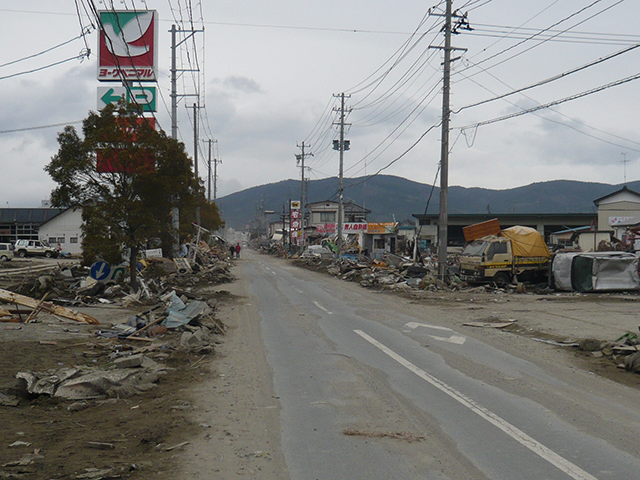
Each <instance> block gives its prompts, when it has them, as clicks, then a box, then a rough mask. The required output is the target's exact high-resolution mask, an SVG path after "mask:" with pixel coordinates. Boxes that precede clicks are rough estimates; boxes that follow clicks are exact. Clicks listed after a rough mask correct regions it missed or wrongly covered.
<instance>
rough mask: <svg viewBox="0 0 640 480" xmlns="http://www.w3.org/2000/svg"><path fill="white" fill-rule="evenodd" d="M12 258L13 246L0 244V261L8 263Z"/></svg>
mask: <svg viewBox="0 0 640 480" xmlns="http://www.w3.org/2000/svg"><path fill="white" fill-rule="evenodd" d="M12 258H13V245H11V244H10V243H0V261H3V262H5V261H8V260H11V259H12Z"/></svg>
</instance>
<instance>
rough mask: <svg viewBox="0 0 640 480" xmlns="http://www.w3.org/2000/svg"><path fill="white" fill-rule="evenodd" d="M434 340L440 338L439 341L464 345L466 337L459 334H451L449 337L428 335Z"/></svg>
mask: <svg viewBox="0 0 640 480" xmlns="http://www.w3.org/2000/svg"><path fill="white" fill-rule="evenodd" d="M429 336H430V337H431V338H433V339H434V340H440V341H441V342H449V343H453V344H455V345H464V342H466V341H467V337H461V336H460V335H451V336H450V337H438V336H436V335H429Z"/></svg>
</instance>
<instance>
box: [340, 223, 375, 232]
mask: <svg viewBox="0 0 640 480" xmlns="http://www.w3.org/2000/svg"><path fill="white" fill-rule="evenodd" d="M368 225H369V224H368V223H345V224H344V226H343V228H342V231H343V232H345V233H360V232H366V231H367V226H368Z"/></svg>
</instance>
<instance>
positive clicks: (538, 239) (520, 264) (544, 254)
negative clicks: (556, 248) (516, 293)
mask: <svg viewBox="0 0 640 480" xmlns="http://www.w3.org/2000/svg"><path fill="white" fill-rule="evenodd" d="M550 258H551V252H550V251H549V248H548V247H547V244H546V243H545V241H544V238H543V237H542V235H540V233H539V232H538V231H537V230H535V229H533V228H529V227H523V226H519V225H517V226H514V227H510V228H506V229H504V230H500V231H499V233H497V234H492V235H486V236H483V237H481V238H477V239H473V240H472V241H471V243H469V244H468V245H467V246H466V247H465V249H464V250H463V251H462V254H461V255H460V257H459V259H458V262H459V265H460V278H461V279H462V280H464V281H467V282H470V283H487V282H493V283H496V284H497V285H507V284H510V283H512V282H513V281H514V280H516V279H517V280H518V281H529V282H542V281H546V280H547V277H548V272H549V259H550Z"/></svg>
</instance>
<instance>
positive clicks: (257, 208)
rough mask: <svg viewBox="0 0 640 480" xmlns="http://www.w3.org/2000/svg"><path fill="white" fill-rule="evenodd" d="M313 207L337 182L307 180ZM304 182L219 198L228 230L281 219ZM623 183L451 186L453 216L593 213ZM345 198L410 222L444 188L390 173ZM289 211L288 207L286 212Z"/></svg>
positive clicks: (349, 182)
mask: <svg viewBox="0 0 640 480" xmlns="http://www.w3.org/2000/svg"><path fill="white" fill-rule="evenodd" d="M307 185H308V188H307V199H308V202H309V203H313V202H321V201H324V200H337V194H338V179H337V178H335V177H333V178H325V179H322V180H311V181H309V182H308V184H307ZM626 186H627V188H629V189H631V190H633V191H638V190H639V189H640V181H636V182H629V183H627V184H626ZM300 187H301V183H300V180H283V181H281V182H277V183H269V184H266V185H260V186H257V187H251V188H248V189H246V190H242V191H239V192H235V193H232V194H230V195H227V196H225V197H220V198H218V199H217V201H216V203H217V205H218V207H219V208H220V211H221V213H222V218H223V220H224V221H225V222H226V226H227V227H230V228H234V229H236V230H245V229H246V226H247V225H250V224H251V223H252V222H255V220H256V219H258V218H262V215H264V214H263V212H264V211H273V212H274V213H273V214H268V215H267V216H266V218H267V219H268V221H275V220H278V219H279V218H280V216H281V215H282V213H283V209H284V208H285V206H286V205H288V202H289V200H299V199H300V194H301V191H300V190H301V188H300ZM620 188H622V185H610V184H606V183H595V182H578V181H572V180H552V181H548V182H539V183H532V184H530V185H526V186H522V187H516V188H510V189H506V190H490V189H487V188H475V187H474V188H466V187H458V186H451V187H449V213H450V214H456V213H487V212H490V213H494V214H501V213H595V212H596V206H595V205H594V203H593V201H594V200H596V199H598V198H600V197H603V196H605V195H608V194H609V193H612V192H615V191H617V190H619V189H620ZM344 200H345V202H346V201H353V202H354V203H356V204H357V205H361V206H364V207H365V208H367V209H368V210H371V213H370V214H369V216H368V220H369V221H372V222H392V221H398V222H399V221H402V220H407V219H411V220H412V221H413V214H424V213H425V212H426V213H429V214H437V213H438V211H439V208H440V207H439V203H440V188H438V187H434V188H432V186H431V185H427V184H424V183H419V182H414V181H411V180H408V179H406V178H402V177H396V176H392V175H377V176H373V177H360V178H348V179H344ZM287 210H288V208H287Z"/></svg>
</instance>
